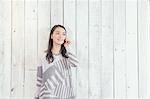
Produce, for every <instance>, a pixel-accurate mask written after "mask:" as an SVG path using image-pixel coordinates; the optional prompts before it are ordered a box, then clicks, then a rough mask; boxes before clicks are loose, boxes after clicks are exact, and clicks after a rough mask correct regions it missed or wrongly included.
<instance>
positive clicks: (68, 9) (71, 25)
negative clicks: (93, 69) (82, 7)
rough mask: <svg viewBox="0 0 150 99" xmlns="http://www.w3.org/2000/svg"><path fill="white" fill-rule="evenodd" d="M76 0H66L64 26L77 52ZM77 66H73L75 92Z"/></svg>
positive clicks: (72, 46)
mask: <svg viewBox="0 0 150 99" xmlns="http://www.w3.org/2000/svg"><path fill="white" fill-rule="evenodd" d="M75 4H76V3H75V0H64V26H65V28H66V29H67V36H68V37H69V38H70V39H71V42H72V44H71V45H70V46H71V48H73V49H74V51H75V52H76V42H77V41H76V16H75V14H76V8H75ZM76 77H77V68H72V82H73V87H74V91H75V93H77V86H76V85H77V78H76Z"/></svg>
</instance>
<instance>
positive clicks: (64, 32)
mask: <svg viewBox="0 0 150 99" xmlns="http://www.w3.org/2000/svg"><path fill="white" fill-rule="evenodd" d="M56 32H60V31H56ZM63 33H66V32H63Z"/></svg>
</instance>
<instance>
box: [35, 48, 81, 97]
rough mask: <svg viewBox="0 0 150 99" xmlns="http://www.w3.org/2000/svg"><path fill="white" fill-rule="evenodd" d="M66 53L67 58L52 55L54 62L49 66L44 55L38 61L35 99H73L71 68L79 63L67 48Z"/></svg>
mask: <svg viewBox="0 0 150 99" xmlns="http://www.w3.org/2000/svg"><path fill="white" fill-rule="evenodd" d="M67 53H68V56H69V58H64V57H63V56H62V55H61V54H59V55H53V56H54V61H53V62H52V63H50V64H48V61H47V60H46V57H45V55H44V57H42V58H41V59H40V63H39V64H38V66H37V83H36V87H37V91H36V95H35V99H75V94H74V90H73V86H72V78H71V67H77V66H78V63H79V62H78V59H77V58H76V56H75V54H74V53H73V52H71V50H70V49H69V48H67Z"/></svg>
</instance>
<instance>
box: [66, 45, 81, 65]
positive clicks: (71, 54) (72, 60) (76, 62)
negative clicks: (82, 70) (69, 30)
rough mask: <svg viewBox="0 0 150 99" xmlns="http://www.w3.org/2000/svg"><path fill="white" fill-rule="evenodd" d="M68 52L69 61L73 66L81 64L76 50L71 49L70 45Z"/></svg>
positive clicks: (67, 48)
mask: <svg viewBox="0 0 150 99" xmlns="http://www.w3.org/2000/svg"><path fill="white" fill-rule="evenodd" d="M66 50H67V53H68V56H69V58H68V62H69V64H70V65H71V66H72V67H77V66H78V65H79V60H78V58H77V57H76V55H75V52H74V50H73V49H71V48H70V47H69V46H68V47H66Z"/></svg>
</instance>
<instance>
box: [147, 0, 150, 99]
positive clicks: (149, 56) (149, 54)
mask: <svg viewBox="0 0 150 99" xmlns="http://www.w3.org/2000/svg"><path fill="white" fill-rule="evenodd" d="M147 3H148V8H147V9H148V13H147V15H148V30H147V31H148V41H147V43H148V45H147V48H148V52H147V66H148V69H147V70H150V61H149V59H150V45H149V44H150V1H148V2H147ZM146 91H147V94H146V98H147V99H148V98H150V94H149V93H150V72H147V89H146Z"/></svg>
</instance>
